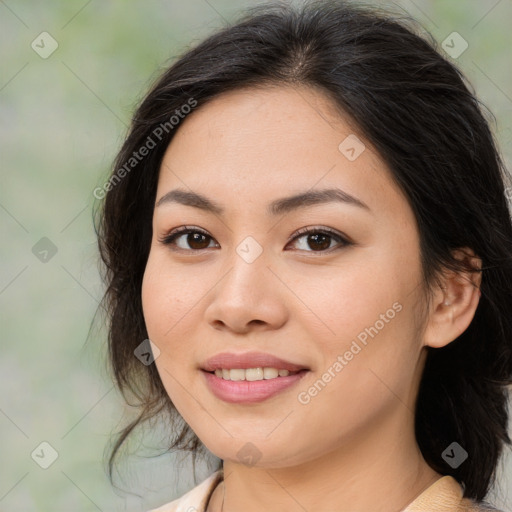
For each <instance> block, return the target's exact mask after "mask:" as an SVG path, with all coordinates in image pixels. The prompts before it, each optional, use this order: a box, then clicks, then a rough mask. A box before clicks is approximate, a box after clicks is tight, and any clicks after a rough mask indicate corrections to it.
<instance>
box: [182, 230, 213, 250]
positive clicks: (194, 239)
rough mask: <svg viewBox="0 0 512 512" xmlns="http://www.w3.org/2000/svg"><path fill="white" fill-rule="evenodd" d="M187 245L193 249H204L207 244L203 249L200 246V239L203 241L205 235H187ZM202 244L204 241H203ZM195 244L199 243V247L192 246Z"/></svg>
mask: <svg viewBox="0 0 512 512" xmlns="http://www.w3.org/2000/svg"><path fill="white" fill-rule="evenodd" d="M187 238H188V239H187V243H188V244H189V246H190V247H192V248H194V249H205V248H207V247H208V245H209V244H208V243H206V245H205V246H204V247H202V246H201V240H200V239H201V238H203V239H206V238H207V236H206V235H203V234H202V233H197V232H195V233H189V235H188V237H187ZM203 242H204V240H203ZM196 243H199V245H200V247H195V246H194V244H196Z"/></svg>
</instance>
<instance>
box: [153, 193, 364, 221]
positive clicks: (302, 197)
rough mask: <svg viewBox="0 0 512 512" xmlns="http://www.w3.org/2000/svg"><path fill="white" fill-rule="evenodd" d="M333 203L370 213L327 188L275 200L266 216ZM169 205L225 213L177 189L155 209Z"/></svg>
mask: <svg viewBox="0 0 512 512" xmlns="http://www.w3.org/2000/svg"><path fill="white" fill-rule="evenodd" d="M333 202H337V203H344V204H348V205H351V206H357V207H359V208H362V209H365V210H367V211H369V212H370V211H371V210H370V208H369V206H368V205H367V204H366V203H364V202H363V201H361V200H360V199H358V198H357V197H354V196H352V195H350V194H349V193H347V192H345V191H343V190H341V189H339V188H329V189H324V190H308V191H306V192H301V193H299V194H296V195H293V196H289V197H283V198H281V199H276V200H275V201H273V202H272V203H270V204H269V205H268V207H267V214H268V215H272V216H277V215H282V214H285V213H289V212H291V211H294V210H298V209H301V208H307V207H308V206H314V205H319V204H326V203H333ZM169 203H179V204H182V205H185V206H192V207H193V208H199V209H201V210H203V211H206V212H211V213H214V214H216V215H220V216H222V215H223V213H224V211H225V210H224V208H223V207H222V206H221V205H220V204H219V203H217V202H216V201H213V200H212V199H209V198H207V197H205V196H203V195H201V194H198V193H196V192H190V191H188V190H183V189H179V188H178V189H174V190H171V191H170V192H167V193H166V194H165V195H163V196H162V197H161V198H160V199H159V200H158V201H157V203H156V205H155V208H158V207H159V206H161V205H163V204H169Z"/></svg>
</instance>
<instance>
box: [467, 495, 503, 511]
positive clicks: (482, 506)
mask: <svg viewBox="0 0 512 512" xmlns="http://www.w3.org/2000/svg"><path fill="white" fill-rule="evenodd" d="M457 512H503V511H502V510H498V509H497V508H494V507H493V506H492V505H490V504H489V503H486V502H485V501H484V502H480V503H478V502H476V501H473V500H470V499H468V498H463V499H462V500H461V502H460V504H459V508H458V509H457Z"/></svg>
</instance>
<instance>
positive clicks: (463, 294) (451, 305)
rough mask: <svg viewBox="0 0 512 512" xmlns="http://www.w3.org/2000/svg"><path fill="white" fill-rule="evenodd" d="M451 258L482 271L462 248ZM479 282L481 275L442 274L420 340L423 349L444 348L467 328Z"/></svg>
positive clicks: (471, 254)
mask: <svg viewBox="0 0 512 512" xmlns="http://www.w3.org/2000/svg"><path fill="white" fill-rule="evenodd" d="M452 254H453V255H454V256H455V257H456V258H457V259H458V260H460V261H463V260H468V261H467V263H466V265H468V266H472V267H474V268H476V269H480V270H481V268H482V260H481V259H480V258H479V257H478V256H476V255H475V253H474V252H473V250H471V249H469V248H467V247H465V248H463V249H457V250H455V251H454V252H453V253H452ZM481 282H482V273H481V271H480V272H470V271H463V272H457V273H455V272H453V271H451V270H447V271H445V272H444V274H443V280H442V284H441V285H440V286H439V287H437V289H436V290H435V293H434V294H433V297H434V298H433V299H432V302H431V304H430V306H431V309H430V314H429V317H428V319H427V324H426V326H425V331H424V336H423V344H424V345H426V346H429V347H434V348H440V347H444V346H446V345H448V343H450V342H452V341H453V340H455V339H456V338H457V337H458V336H460V335H461V334H462V333H463V332H464V331H465V330H466V329H467V328H468V326H469V324H470V323H471V321H472V320H473V317H474V315H475V311H476V308H477V306H478V302H479V300H480V296H481V292H480V284H481Z"/></svg>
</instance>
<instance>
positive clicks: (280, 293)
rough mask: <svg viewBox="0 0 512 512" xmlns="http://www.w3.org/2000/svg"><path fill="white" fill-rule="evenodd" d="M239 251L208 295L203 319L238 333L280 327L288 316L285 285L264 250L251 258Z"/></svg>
mask: <svg viewBox="0 0 512 512" xmlns="http://www.w3.org/2000/svg"><path fill="white" fill-rule="evenodd" d="M240 254H242V256H241V255H240ZM240 254H239V253H234V256H233V258H231V259H230V261H229V268H228V270H227V271H225V272H224V273H223V275H222V276H221V277H220V278H219V280H218V282H217V284H216V285H215V286H214V287H213V289H212V291H211V292H210V293H209V294H208V297H209V303H208V306H207V308H206V311H205V317H206V321H207V322H208V323H209V324H210V325H211V326H212V327H213V328H215V329H217V330H226V331H232V332H234V333H238V334H244V333H247V332H250V331H252V330H273V329H279V328H280V327H281V326H282V325H283V324H284V323H285V322H286V320H287V316H288V309H287V307H286V301H287V300H288V301H289V299H290V298H289V297H287V296H286V287H285V286H283V284H282V283H281V281H280V280H279V279H278V278H277V277H276V274H275V271H274V270H272V269H271V268H270V266H269V262H268V260H267V258H266V255H265V252H263V253H262V254H260V255H259V256H258V257H257V258H256V259H254V260H253V261H251V259H250V258H245V256H244V254H243V252H241V253H240Z"/></svg>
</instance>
